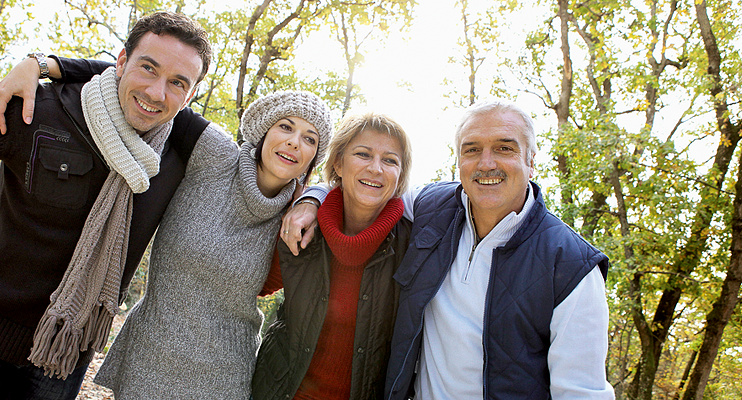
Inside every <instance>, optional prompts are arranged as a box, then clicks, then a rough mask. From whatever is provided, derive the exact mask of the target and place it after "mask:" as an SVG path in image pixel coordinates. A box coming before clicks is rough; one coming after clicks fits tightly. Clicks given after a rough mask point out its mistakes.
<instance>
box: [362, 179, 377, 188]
mask: <svg viewBox="0 0 742 400" xmlns="http://www.w3.org/2000/svg"><path fill="white" fill-rule="evenodd" d="M358 182H361V183H362V184H364V185H366V186H371V187H373V188H380V187H381V185H380V184H378V183H373V182H369V181H367V180H363V179H360V180H358Z"/></svg>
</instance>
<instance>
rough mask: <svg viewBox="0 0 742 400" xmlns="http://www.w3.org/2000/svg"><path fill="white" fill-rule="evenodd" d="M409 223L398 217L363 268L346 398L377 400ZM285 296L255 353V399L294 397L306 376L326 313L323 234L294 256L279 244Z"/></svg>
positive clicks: (327, 285) (326, 248)
mask: <svg viewBox="0 0 742 400" xmlns="http://www.w3.org/2000/svg"><path fill="white" fill-rule="evenodd" d="M411 225H412V223H410V221H408V220H407V219H404V218H402V219H401V220H400V221H399V222H398V223H397V224H396V225H395V226H394V227H393V228H392V230H391V232H390V233H389V235H388V236H387V238H386V239H385V240H384V242H383V243H382V244H381V245H380V246H379V249H378V250H377V251H376V253H374V255H373V256H372V257H371V259H370V260H369V262H368V264H367V265H366V268H365V269H364V271H363V278H362V280H361V290H360V294H359V299H358V310H357V313H356V330H355V338H354V346H353V347H354V348H355V349H356V352H355V353H354V354H353V366H352V372H351V374H352V376H351V387H350V400H373V399H381V398H382V397H383V395H384V381H385V374H386V363H387V360H388V359H389V350H390V344H391V338H392V328H393V327H394V318H395V314H396V310H397V299H398V298H399V287H398V286H397V284H396V283H394V280H393V278H392V277H393V275H394V273H395V272H396V271H397V267H398V266H399V264H400V262H401V261H402V257H403V256H404V252H405V250H406V249H407V245H408V244H409V238H410V230H411ZM278 251H279V257H280V259H281V277H282V280H283V284H284V295H285V300H284V303H283V305H282V306H281V309H280V311H279V317H278V320H277V321H276V322H275V323H274V324H273V325H271V327H270V328H269V330H268V332H267V333H266V336H265V340H264V341H263V343H262V345H261V346H260V351H259V352H258V361H257V365H256V366H255V374H254V375H253V379H252V386H253V392H252V393H253V397H254V398H255V400H268V399H284V398H293V397H294V395H295V394H296V391H297V390H298V389H299V385H300V384H301V382H302V380H303V379H304V375H306V373H307V370H308V369H309V364H310V363H311V361H312V357H313V356H314V350H315V347H316V346H317V342H318V341H319V336H320V332H321V331H322V326H323V324H324V321H325V315H326V314H327V300H328V299H329V296H330V263H331V261H332V252H331V250H330V248H329V246H328V245H327V242H326V241H325V239H324V237H322V234H321V232H319V231H317V237H315V238H314V240H313V241H312V242H311V243H310V244H309V246H308V247H307V248H306V249H304V250H302V251H301V253H300V254H299V255H298V256H294V255H293V254H291V252H290V251H289V249H288V247H287V246H286V245H285V244H284V243H283V242H281V241H279V245H278Z"/></svg>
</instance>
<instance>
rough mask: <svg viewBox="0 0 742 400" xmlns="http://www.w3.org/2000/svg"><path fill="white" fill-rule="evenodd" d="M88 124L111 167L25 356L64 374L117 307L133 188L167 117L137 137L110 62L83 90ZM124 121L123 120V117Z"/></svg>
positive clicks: (104, 335)
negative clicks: (30, 347)
mask: <svg viewBox="0 0 742 400" xmlns="http://www.w3.org/2000/svg"><path fill="white" fill-rule="evenodd" d="M81 100H82V108H83V114H84V115H85V122H86V123H87V125H88V128H89V129H90V132H91V134H92V136H93V139H94V140H95V143H96V144H97V145H98V148H99V149H100V151H101V153H102V154H103V156H104V159H105V160H106V162H107V163H108V165H109V166H110V167H111V168H112V169H111V172H110V173H109V174H108V177H107V178H106V181H105V182H104V184H103V187H102V188H101V191H100V193H99V194H98V198H97V199H96V200H95V203H94V204H93V207H92V209H91V210H90V213H89V214H88V218H87V220H86V221H85V226H84V227H83V230H82V234H81V235H80V239H79V240H78V242H77V246H76V247H75V251H74V253H73V255H72V259H71V261H70V264H69V266H68V267H67V270H66V271H65V273H64V277H63V278H62V281H61V282H60V284H59V287H57V289H56V290H55V291H54V293H52V295H51V298H50V300H51V302H50V304H49V306H48V307H47V309H46V311H45V312H44V315H43V316H42V318H41V320H40V321H39V324H38V325H37V326H36V332H35V333H34V344H33V348H32V349H31V356H30V357H29V358H28V359H29V360H30V361H31V362H33V363H34V364H35V365H36V366H38V367H40V368H44V371H45V374H46V375H49V376H52V375H56V376H58V377H60V378H62V379H66V378H67V376H69V374H70V373H72V371H73V370H74V369H75V365H76V364H77V361H78V359H79V357H80V352H82V351H87V350H88V349H93V350H95V351H98V352H100V351H102V350H103V347H104V346H105V345H106V343H107V341H108V332H109V331H110V329H111V324H112V323H113V317H114V316H115V315H116V313H117V312H118V306H119V292H120V289H121V276H122V274H123V270H124V266H125V264H126V255H127V249H128V247H129V231H130V228H131V216H132V210H133V199H134V193H135V192H136V193H141V192H144V191H146V190H147V189H148V188H149V179H150V178H151V177H153V176H155V175H156V174H157V173H158V172H159V164H160V154H162V149H163V147H164V145H165V141H166V140H167V138H168V136H169V135H170V130H171V128H172V121H169V122H167V123H165V124H163V125H161V126H159V127H156V128H154V129H152V130H150V131H149V132H147V133H145V134H144V136H142V137H140V136H139V135H138V134H137V133H136V131H135V130H134V129H133V128H132V127H131V126H129V125H128V124H127V123H126V120H125V119H124V116H123V111H122V110H121V106H120V104H119V100H118V81H117V77H116V70H115V69H114V68H113V67H111V68H109V69H107V70H106V71H105V72H103V74H101V75H100V76H95V77H94V78H93V79H92V80H91V81H90V82H89V83H87V84H86V85H85V86H84V87H83V90H82V94H81ZM122 122H123V123H122Z"/></svg>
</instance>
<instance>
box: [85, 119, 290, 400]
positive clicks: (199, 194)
mask: <svg viewBox="0 0 742 400" xmlns="http://www.w3.org/2000/svg"><path fill="white" fill-rule="evenodd" d="M248 150H249V148H247V147H243V148H242V149H240V148H238V147H237V145H236V144H235V143H234V142H233V141H232V139H231V138H230V137H229V136H228V135H227V134H226V133H224V132H223V131H222V130H221V128H219V127H218V126H216V125H214V124H211V125H209V126H208V127H207V128H206V130H205V131H204V133H203V134H202V135H201V138H200V139H199V141H198V143H197V144H196V147H195V148H194V150H193V154H192V156H191V158H190V161H189V164H188V167H187V170H186V174H185V178H184V179H183V181H182V183H181V184H180V187H179V188H178V190H177V192H176V193H175V196H174V197H173V199H172V201H171V202H170V205H169V207H168V209H167V211H166V212H165V215H164V216H163V219H162V222H161V223H160V227H159V230H158V232H157V235H156V236H155V239H154V243H153V246H152V254H151V257H150V264H149V280H148V282H147V292H146V295H145V296H144V297H143V298H142V300H141V301H140V302H139V303H138V304H137V305H136V306H135V307H134V308H133V309H132V311H131V313H130V315H129V317H128V318H127V320H126V323H125V324H124V326H123V328H122V329H121V332H120V333H119V335H118V337H117V338H116V341H115V343H114V344H113V346H112V347H111V349H110V351H109V352H108V354H107V356H106V359H105V362H104V364H103V366H102V367H101V369H100V371H99V372H98V375H97V376H96V378H95V382H96V383H99V384H101V385H103V386H106V387H109V388H111V389H113V391H114V393H115V396H116V399H117V400H126V399H137V400H139V399H165V398H167V399H207V398H219V399H248V398H249V397H250V381H251V377H252V374H253V370H254V366H255V357H256V354H257V351H258V346H259V344H260V336H259V333H260V327H261V324H262V323H263V315H262V314H261V313H260V311H259V310H258V308H257V305H256V296H257V294H258V292H259V291H260V289H261V288H262V286H263V282H264V281H265V278H266V275H267V273H268V269H269V264H270V259H271V256H272V254H273V248H274V245H275V243H276V237H277V232H278V229H279V226H280V212H281V211H282V210H283V208H284V207H285V206H286V204H287V203H288V201H289V200H290V199H291V195H292V193H293V190H294V184H293V183H292V184H289V185H286V187H284V188H283V190H282V191H281V192H280V193H279V194H278V195H277V196H276V197H274V198H271V199H269V198H266V197H264V196H263V195H262V194H261V193H260V191H259V190H258V187H257V181H256V173H257V171H256V165H255V160H254V159H253V158H252V157H250V156H249V151H248Z"/></svg>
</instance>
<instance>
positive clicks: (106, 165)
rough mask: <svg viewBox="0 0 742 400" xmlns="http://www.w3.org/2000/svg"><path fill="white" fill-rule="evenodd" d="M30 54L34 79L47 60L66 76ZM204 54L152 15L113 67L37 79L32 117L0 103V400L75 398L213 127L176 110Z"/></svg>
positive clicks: (184, 25) (188, 26)
mask: <svg viewBox="0 0 742 400" xmlns="http://www.w3.org/2000/svg"><path fill="white" fill-rule="evenodd" d="M33 56H34V58H36V60H38V62H39V70H40V72H41V75H42V77H44V75H45V74H48V70H47V67H48V64H47V62H48V63H49V64H52V67H53V68H52V69H53V71H52V76H54V75H56V77H60V74H61V73H63V72H64V71H61V70H57V69H56V67H58V65H57V63H56V60H52V59H45V57H43V55H40V54H34V55H33ZM210 59H211V48H210V45H209V43H208V41H207V35H206V32H205V31H204V30H203V29H202V28H201V27H200V26H199V25H198V24H197V23H196V22H194V21H192V20H190V19H189V18H187V17H185V16H182V15H179V14H175V13H169V12H158V13H154V14H151V15H149V16H146V17H144V18H142V19H141V20H139V21H138V22H137V24H136V25H135V26H134V28H132V31H131V32H130V35H129V38H128V39H127V41H126V43H125V49H124V50H122V51H121V53H120V54H119V57H118V60H117V63H116V67H115V69H114V68H111V69H109V70H106V71H105V72H104V73H103V74H101V75H100V76H96V77H95V78H93V80H91V81H90V82H89V83H86V84H83V83H80V84H45V85H41V86H40V87H39V89H38V90H37V92H36V95H35V97H36V99H35V118H33V121H32V122H31V121H29V120H27V119H26V118H24V116H30V115H31V113H30V109H28V110H25V111H23V110H22V107H21V106H22V102H21V99H18V98H16V99H13V100H12V101H11V102H10V103H9V104H8V106H7V110H6V111H5V113H4V117H5V120H4V121H0V122H5V123H6V124H7V129H6V130H7V132H3V133H4V134H3V135H0V160H2V164H1V165H0V170H1V171H2V175H0V266H2V268H0V392H2V393H3V396H5V397H4V398H10V399H47V398H49V399H52V398H53V399H74V398H75V397H76V395H77V392H78V391H79V388H80V385H81V383H82V380H83V378H84V375H85V370H86V369H87V365H88V364H89V362H90V360H91V359H92V357H93V354H94V351H100V350H102V348H103V346H104V345H105V343H106V341H107V338H108V331H109V330H110V325H111V321H112V318H113V316H114V315H115V313H116V311H117V308H118V305H119V304H120V302H121V301H123V298H124V296H125V293H126V289H127V286H128V284H129V281H130V280H131V277H132V275H133V273H134V271H135V269H136V267H137V266H138V264H139V261H140V259H141V257H142V254H143V253H144V250H145V249H146V246H147V244H148V243H149V240H150V239H151V237H152V235H153V234H154V231H155V229H156V228H157V225H158V223H159V221H160V218H161V217H162V214H163V212H164V211H165V208H166V207H167V205H168V203H169V201H170V198H171V197H172V195H173V193H174V192H175V189H176V188H177V186H178V184H179V183H180V180H181V179H182V177H183V174H184V171H185V166H186V164H187V162H188V157H189V156H190V152H191V150H192V149H193V146H194V144H195V143H196V141H197V140H198V137H199V135H200V134H201V132H202V131H203V129H204V128H205V127H206V125H208V121H206V120H204V119H203V118H201V117H200V116H198V115H196V114H195V113H193V112H192V111H190V109H188V110H184V112H182V113H180V114H179V115H178V117H177V118H175V119H174V117H176V114H178V112H179V111H181V110H182V109H183V108H184V107H185V106H186V105H187V104H188V101H189V100H190V99H191V97H192V96H193V95H194V93H195V90H196V87H197V85H198V83H199V82H200V81H201V80H202V79H203V77H204V76H205V74H206V72H207V70H208V67H209V63H210ZM11 79H13V78H11V77H8V78H6V80H11ZM6 83H7V82H6ZM11 83H12V82H11ZM7 86H8V85H5V87H7ZM10 86H12V84H11V85H10ZM11 91H12V90H11ZM3 95H7V89H6V92H3ZM0 103H2V104H3V107H4V104H5V102H2V101H0ZM24 121H28V122H30V124H26V123H24ZM0 125H5V124H0ZM3 128H5V126H3ZM50 299H51V302H50ZM29 360H30V361H29ZM32 363H33V364H35V365H33V364H32ZM46 375H50V376H46Z"/></svg>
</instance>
